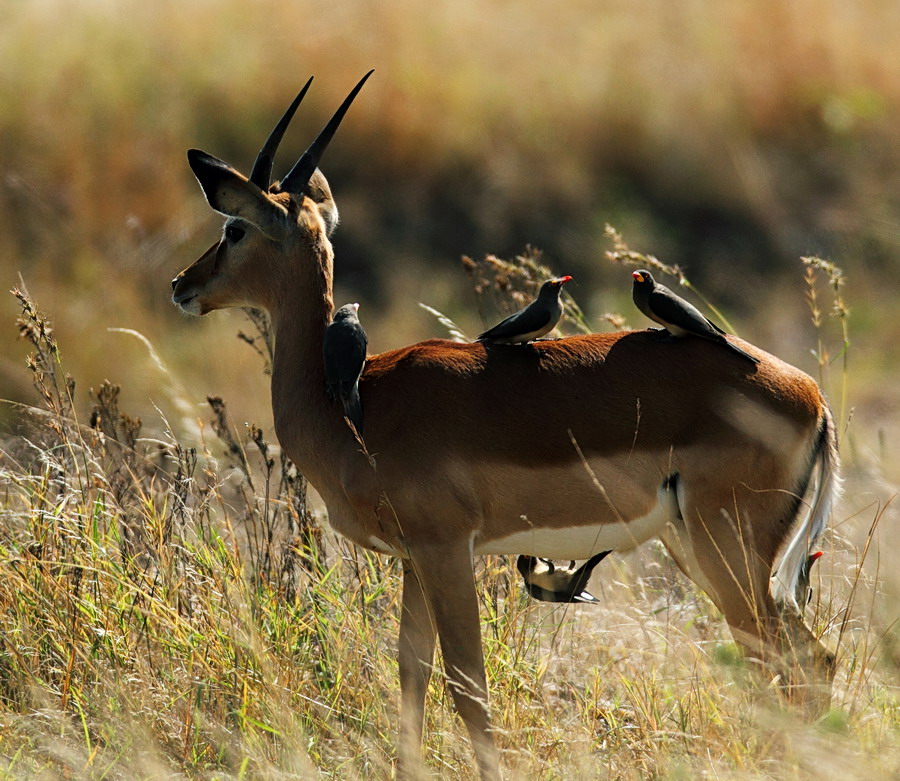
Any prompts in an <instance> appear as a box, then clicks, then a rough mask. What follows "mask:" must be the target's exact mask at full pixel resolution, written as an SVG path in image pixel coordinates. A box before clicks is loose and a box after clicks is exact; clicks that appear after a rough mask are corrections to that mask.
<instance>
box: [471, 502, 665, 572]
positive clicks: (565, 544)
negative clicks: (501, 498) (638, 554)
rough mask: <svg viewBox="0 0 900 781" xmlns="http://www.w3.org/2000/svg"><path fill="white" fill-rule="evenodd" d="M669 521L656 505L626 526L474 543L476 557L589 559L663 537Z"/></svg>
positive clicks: (535, 532)
mask: <svg viewBox="0 0 900 781" xmlns="http://www.w3.org/2000/svg"><path fill="white" fill-rule="evenodd" d="M671 518H672V514H671V512H670V510H669V508H668V506H667V503H664V502H657V503H656V504H655V505H654V506H653V509H652V510H651V511H650V512H649V513H648V514H647V515H644V516H641V517H639V518H635V519H633V520H631V521H628V522H623V521H615V522H613V523H604V524H598V525H589V526H564V527H561V528H555V529H548V528H533V529H528V530H526V531H520V532H515V533H513V534H510V535H507V536H506V537H499V538H497V539H493V540H485V541H483V542H479V541H477V540H476V542H475V553H476V554H479V555H484V554H488V553H497V554H500V553H503V554H521V555H526V556H542V557H543V558H546V559H575V560H581V559H588V558H590V557H591V556H593V555H594V554H595V553H599V552H600V551H605V550H618V551H621V550H629V549H631V548H635V547H637V546H638V545H640V544H641V543H642V542H646V541H647V540H649V539H651V538H653V537H656V536H658V535H659V534H661V533H662V531H663V529H664V528H665V526H666V523H667V522H668V521H669V520H670V519H671Z"/></svg>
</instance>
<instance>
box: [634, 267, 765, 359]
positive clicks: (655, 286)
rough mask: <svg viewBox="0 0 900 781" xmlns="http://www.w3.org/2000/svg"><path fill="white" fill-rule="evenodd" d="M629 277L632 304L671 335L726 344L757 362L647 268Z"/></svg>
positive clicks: (743, 356) (730, 348)
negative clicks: (696, 337) (699, 338)
mask: <svg viewBox="0 0 900 781" xmlns="http://www.w3.org/2000/svg"><path fill="white" fill-rule="evenodd" d="M631 276H632V278H633V279H634V283H633V285H632V289H631V295H632V298H633V299H634V303H635V306H637V308H638V309H640V310H641V312H643V313H644V314H645V315H647V317H649V318H650V319H651V320H653V322H655V323H659V324H660V325H661V326H663V327H664V328H665V329H666V331H668V332H669V333H670V334H671V335H672V336H674V337H678V338H681V337H683V336H686V335H688V334H692V335H694V336H699V337H701V338H703V339H708V340H710V341H711V342H717V343H718V344H721V345H723V346H724V347H727V348H728V349H729V350H731V351H732V352H734V353H737V354H738V355H740V356H741V357H742V358H746V359H747V360H748V361H752V362H753V363H754V364H757V363H759V359H758V358H755V357H754V356H752V355H750V353H748V352H746V351H744V350H742V349H741V348H740V347H738V346H737V345H736V344H732V343H731V342H729V341H728V340H727V339H726V338H725V332H724V331H723V330H722V329H721V328H719V326H717V325H716V324H715V323H713V322H712V321H711V320H709V319H708V318H706V317H704V316H703V315H702V314H701V312H700V310H699V309H697V307H695V306H693V305H691V304H689V303H688V302H687V301H685V300H684V299H683V298H681V297H679V296H677V295H675V293H673V292H672V291H671V290H669V288H667V287H666V286H665V285H660V284H659V283H658V282H656V281H655V280H654V279H653V275H652V274H651V273H650V272H649V271H645V270H644V269H641V270H640V271H635V272H634V273H633V274H632V275H631Z"/></svg>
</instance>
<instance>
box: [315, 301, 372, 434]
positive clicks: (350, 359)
mask: <svg viewBox="0 0 900 781" xmlns="http://www.w3.org/2000/svg"><path fill="white" fill-rule="evenodd" d="M358 311H359V304H344V306H342V307H341V308H340V309H338V310H337V312H335V313H334V317H333V318H332V321H331V323H329V324H328V327H327V328H326V329H325V340H324V342H323V345H322V352H323V355H324V358H325V387H326V390H327V391H328V396H329V398H331V399H332V400H334V399H340V400H341V402H342V403H343V405H344V415H345V416H346V417H347V418H348V419H349V420H350V422H351V423H352V424H353V425H354V426H355V427H356V430H357V431H362V422H363V414H362V405H361V404H360V401H359V376H360V375H361V374H362V371H363V368H364V367H365V365H366V347H367V346H368V344H369V340H368V338H367V337H366V332H365V331H364V330H363V327H362V326H361V325H360V324H359V318H358V317H357V315H356V313H357V312H358Z"/></svg>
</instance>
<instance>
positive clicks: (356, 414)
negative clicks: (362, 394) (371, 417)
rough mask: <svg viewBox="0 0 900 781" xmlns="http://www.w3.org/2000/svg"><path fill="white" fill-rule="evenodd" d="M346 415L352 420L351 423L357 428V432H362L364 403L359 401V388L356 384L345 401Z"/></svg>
mask: <svg viewBox="0 0 900 781" xmlns="http://www.w3.org/2000/svg"><path fill="white" fill-rule="evenodd" d="M343 402H344V414H345V415H346V416H347V417H348V418H349V419H350V422H351V423H352V424H353V425H354V426H356V430H357V431H362V422H363V413H362V403H361V402H360V400H359V387H358V386H357V385H355V384H354V386H353V387H352V388H351V389H350V392H349V393H348V394H347V396H346V397H345V398H344V399H343Z"/></svg>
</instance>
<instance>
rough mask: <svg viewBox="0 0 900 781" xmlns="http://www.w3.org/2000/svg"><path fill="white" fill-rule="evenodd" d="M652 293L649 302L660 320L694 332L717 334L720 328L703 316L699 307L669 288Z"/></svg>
mask: <svg viewBox="0 0 900 781" xmlns="http://www.w3.org/2000/svg"><path fill="white" fill-rule="evenodd" d="M660 287H661V286H659V285H657V287H656V289H655V290H654V291H653V292H652V293H650V297H649V300H648V304H649V306H650V308H651V309H652V310H653V312H654V313H655V314H656V316H657V317H659V319H660V320H663V321H665V322H666V323H671V324H672V325H674V326H676V327H677V328H681V329H682V330H684V331H689V332H691V333H694V334H702V335H706V336H713V337H715V336H717V335H718V334H717V331H718V329H717V328H716V327H715V326H714V325H713V324H712V323H711V322H710V321H709V320H707V319H706V317H704V316H703V314H702V313H701V312H700V310H699V309H697V307H695V306H694V305H693V304H691V303H688V302H687V301H685V300H684V299H683V298H681V297H680V296H677V295H675V293H673V292H672V291H671V290H668V289H667V288H662V289H660Z"/></svg>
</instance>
